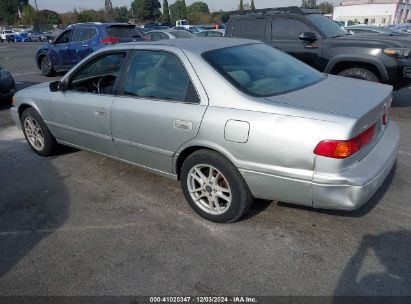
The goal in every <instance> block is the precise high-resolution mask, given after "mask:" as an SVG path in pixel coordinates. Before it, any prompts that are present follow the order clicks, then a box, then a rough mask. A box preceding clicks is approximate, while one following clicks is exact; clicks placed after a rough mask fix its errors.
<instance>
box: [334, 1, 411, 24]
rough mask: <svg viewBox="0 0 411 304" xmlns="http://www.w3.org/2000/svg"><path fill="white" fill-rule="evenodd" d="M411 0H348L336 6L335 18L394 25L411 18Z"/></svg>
mask: <svg viewBox="0 0 411 304" xmlns="http://www.w3.org/2000/svg"><path fill="white" fill-rule="evenodd" d="M410 10H411V0H346V1H343V2H341V4H340V5H339V6H336V7H334V13H333V19H334V20H336V21H349V20H351V21H354V22H355V23H359V24H374V25H381V26H382V25H392V24H398V23H403V22H405V21H407V20H410V19H411V12H410Z"/></svg>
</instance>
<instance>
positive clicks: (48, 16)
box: [37, 10, 60, 28]
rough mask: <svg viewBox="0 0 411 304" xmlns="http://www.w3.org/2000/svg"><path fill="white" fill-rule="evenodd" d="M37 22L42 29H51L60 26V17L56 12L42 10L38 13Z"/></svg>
mask: <svg viewBox="0 0 411 304" xmlns="http://www.w3.org/2000/svg"><path fill="white" fill-rule="evenodd" d="M37 22H38V23H39V24H40V25H42V27H46V28H51V27H52V25H56V24H60V15H59V14H57V13H56V12H55V11H51V10H41V11H39V12H38V13H37Z"/></svg>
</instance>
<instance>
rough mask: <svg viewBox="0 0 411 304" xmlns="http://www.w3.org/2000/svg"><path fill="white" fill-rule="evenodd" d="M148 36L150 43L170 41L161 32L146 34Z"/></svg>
mask: <svg viewBox="0 0 411 304" xmlns="http://www.w3.org/2000/svg"><path fill="white" fill-rule="evenodd" d="M146 36H147V37H148V40H149V41H159V40H165V39H169V38H168V36H167V35H166V34H164V33H161V32H152V33H148V34H146Z"/></svg>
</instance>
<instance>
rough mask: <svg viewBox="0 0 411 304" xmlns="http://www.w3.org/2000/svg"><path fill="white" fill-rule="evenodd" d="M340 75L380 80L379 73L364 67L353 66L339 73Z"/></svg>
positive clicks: (373, 80) (374, 80)
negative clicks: (376, 73)
mask: <svg viewBox="0 0 411 304" xmlns="http://www.w3.org/2000/svg"><path fill="white" fill-rule="evenodd" d="M338 75H339V76H344V77H349V78H355V79H362V80H368V81H372V82H380V80H379V79H378V77H377V75H375V74H374V73H373V72H371V71H369V70H367V69H364V68H351V69H347V70H344V71H342V72H340V73H338Z"/></svg>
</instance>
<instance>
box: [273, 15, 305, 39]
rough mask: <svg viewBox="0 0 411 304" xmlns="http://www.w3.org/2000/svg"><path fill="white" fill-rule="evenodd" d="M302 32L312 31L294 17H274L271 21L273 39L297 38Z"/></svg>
mask: <svg viewBox="0 0 411 304" xmlns="http://www.w3.org/2000/svg"><path fill="white" fill-rule="evenodd" d="M302 32H312V30H311V29H310V28H309V27H308V26H307V25H305V24H304V23H302V22H301V21H298V20H296V19H285V18H284V19H275V20H273V23H272V39H273V40H298V39H299V38H298V36H300V34H301V33H302Z"/></svg>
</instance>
